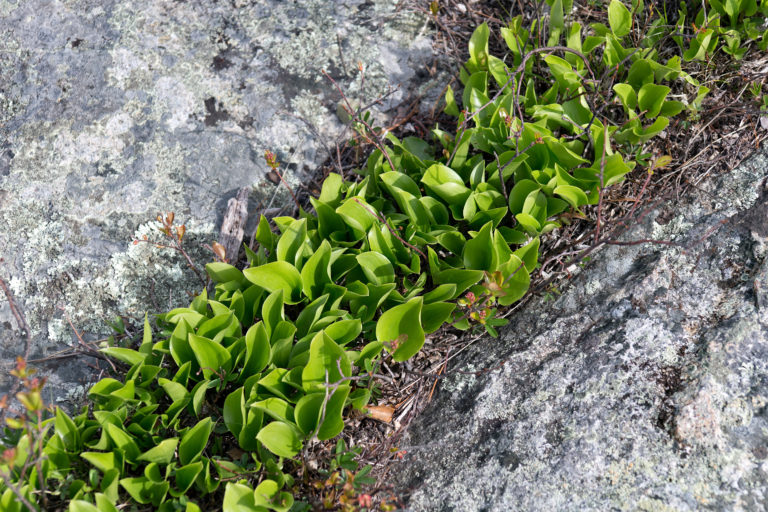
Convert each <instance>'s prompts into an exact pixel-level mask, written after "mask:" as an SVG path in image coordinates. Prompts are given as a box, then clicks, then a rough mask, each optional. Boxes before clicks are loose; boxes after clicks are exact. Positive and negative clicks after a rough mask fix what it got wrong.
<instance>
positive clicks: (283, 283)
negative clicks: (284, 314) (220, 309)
mask: <svg viewBox="0 0 768 512" xmlns="http://www.w3.org/2000/svg"><path fill="white" fill-rule="evenodd" d="M243 274H244V275H245V278H246V279H248V280H249V281H250V282H252V283H254V284H256V285H258V286H261V287H262V288H264V289H265V290H267V291H269V292H275V291H277V290H282V291H283V299H284V300H285V302H286V303H287V304H297V303H298V302H299V301H301V289H302V280H301V274H300V273H299V271H298V270H296V267H294V266H293V265H291V264H290V263H288V262H285V261H273V262H271V263H267V264H266V265H261V266H259V267H253V268H247V269H245V270H243Z"/></svg>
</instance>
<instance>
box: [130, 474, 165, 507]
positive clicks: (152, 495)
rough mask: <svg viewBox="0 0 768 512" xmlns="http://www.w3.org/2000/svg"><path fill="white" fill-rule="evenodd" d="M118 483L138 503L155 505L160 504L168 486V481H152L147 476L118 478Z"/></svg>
mask: <svg viewBox="0 0 768 512" xmlns="http://www.w3.org/2000/svg"><path fill="white" fill-rule="evenodd" d="M120 485H121V486H122V487H123V489H125V490H126V491H127V492H128V494H130V495H131V498H133V499H134V500H136V501H137V502H138V503H141V504H149V503H151V504H152V505H154V506H155V507H158V506H160V503H162V501H163V498H165V495H166V493H167V492H168V488H169V487H170V485H169V484H168V482H163V483H158V482H153V481H152V480H150V479H148V478H147V477H139V478H123V479H122V480H120Z"/></svg>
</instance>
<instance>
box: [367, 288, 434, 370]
mask: <svg viewBox="0 0 768 512" xmlns="http://www.w3.org/2000/svg"><path fill="white" fill-rule="evenodd" d="M422 305H423V299H422V297H414V298H413V299H411V300H409V301H408V302H406V303H405V304H400V305H399V306H395V307H393V308H392V309H389V310H387V311H386V312H385V313H384V314H383V315H381V317H380V318H379V320H378V322H377V323H376V339H377V340H378V341H380V342H382V343H384V344H385V346H387V347H388V350H389V351H390V352H392V358H393V359H394V360H395V361H405V360H407V359H409V358H411V357H412V356H413V355H415V354H416V353H417V352H418V351H419V349H421V347H422V345H424V339H425V337H424V329H423V328H422V326H421V308H422Z"/></svg>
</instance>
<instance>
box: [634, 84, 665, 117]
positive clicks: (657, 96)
mask: <svg viewBox="0 0 768 512" xmlns="http://www.w3.org/2000/svg"><path fill="white" fill-rule="evenodd" d="M669 91H670V88H669V87H667V86H666V85H656V84H645V85H644V86H642V87H641V88H640V91H638V93H637V104H638V106H639V107H640V110H643V111H645V117H646V118H648V119H651V118H654V117H656V116H658V115H659V111H660V110H661V107H662V105H663V103H664V99H665V98H666V97H667V94H669Z"/></svg>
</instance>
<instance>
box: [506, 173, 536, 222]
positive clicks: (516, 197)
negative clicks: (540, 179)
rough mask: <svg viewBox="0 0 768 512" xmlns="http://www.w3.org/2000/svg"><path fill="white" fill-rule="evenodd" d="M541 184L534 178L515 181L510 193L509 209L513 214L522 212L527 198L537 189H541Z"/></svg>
mask: <svg viewBox="0 0 768 512" xmlns="http://www.w3.org/2000/svg"><path fill="white" fill-rule="evenodd" d="M540 189H541V185H540V184H538V183H536V182H535V181H533V180H520V181H519V182H517V183H515V186H514V187H513V188H512V191H511V192H510V193H509V211H510V213H512V214H513V215H515V214H518V213H522V211H523V206H524V205H525V200H526V199H527V198H528V196H529V195H530V194H531V192H533V191H535V190H540Z"/></svg>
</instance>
